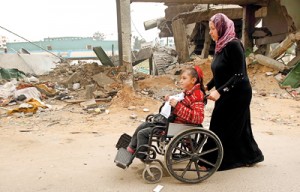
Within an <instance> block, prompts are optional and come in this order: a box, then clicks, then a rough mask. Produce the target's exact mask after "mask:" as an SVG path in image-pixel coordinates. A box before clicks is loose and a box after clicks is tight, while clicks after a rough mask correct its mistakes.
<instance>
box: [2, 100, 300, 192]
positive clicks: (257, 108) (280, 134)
mask: <svg viewBox="0 0 300 192" xmlns="http://www.w3.org/2000/svg"><path fill="white" fill-rule="evenodd" d="M158 106H159V104H158V103H157V102H155V101H153V102H152V103H151V102H147V103H146V104H145V105H144V106H138V107H137V109H136V110H135V111H134V112H135V113H136V114H137V115H138V119H141V118H144V117H145V116H146V115H147V114H146V113H145V112H143V110H142V109H143V108H144V107H148V108H149V109H150V112H155V111H157V107H158ZM212 107H213V103H211V102H210V103H209V104H208V105H207V107H206V113H207V114H206V123H204V125H205V126H208V122H209V114H210V113H211V110H212ZM251 110H252V123H253V131H254V135H255V138H256V140H257V142H258V144H259V146H260V148H261V150H262V151H263V153H264V155H265V161H264V162H262V163H260V164H257V165H255V166H254V167H250V168H239V169H234V170H230V171H224V172H217V173H216V174H214V175H213V176H212V177H211V178H209V179H208V180H206V181H204V182H202V183H200V184H196V185H188V184H183V183H180V182H178V181H177V180H175V179H174V178H172V177H170V176H167V175H165V176H164V177H163V178H162V181H161V182H160V183H159V184H160V185H162V186H164V188H163V190H162V191H163V192H169V191H170V192H176V191H178V192H179V191H191V192H192V191H193V192H195V191H201V192H206V191H224V192H225V191H226V192H227V191H228V192H229V191H230V192H240V191H245V192H252V191H255V192H267V191H272V192H273V191H276V192H286V191H295V192H298V191H300V183H299V180H300V152H299V151H300V150H299V146H300V139H299V138H300V118H299V117H300V103H299V101H298V102H297V101H294V100H287V99H276V98H273V97H258V96H256V97H255V98H254V99H253V102H252V105H251ZM81 113H82V109H80V108H79V107H78V106H74V105H71V106H66V107H64V108H63V109H61V110H58V111H48V112H44V113H40V114H36V115H33V116H32V117H16V116H12V117H2V118H1V119H0V121H1V124H0V146H1V147H0V191H1V192H20V191H22V192H36V191H47V192H50V191H51V192H52V191H53V192H58V191H61V192H64V191H68V192H70V191H74V192H81V191H85V192H94V191H100V192H102V191H103V192H109V191H111V192H117V191H119V192H123V191H124V192H125V191H126V192H127V191H128V192H131V191H133V192H134V191H137V192H142V191H145V192H146V191H149V192H150V191H152V190H153V189H154V188H155V187H156V186H157V184H146V183H145V182H144V181H143V180H142V177H141V174H142V170H143V168H144V167H143V164H142V163H141V162H140V161H139V160H135V161H134V162H133V164H132V165H131V166H130V167H129V168H128V169H127V170H122V169H120V168H118V167H116V166H115V164H114V163H113V160H114V156H115V154H116V150H115V148H114V145H115V143H116V141H117V139H118V137H119V135H120V134H121V133H123V132H127V133H130V134H131V133H132V132H133V131H134V129H135V127H136V126H137V125H138V124H139V123H140V122H139V121H133V120H131V119H129V115H130V113H132V111H128V109H127V108H118V107H112V108H110V113H109V114H105V113H104V114H100V115H92V114H81Z"/></svg>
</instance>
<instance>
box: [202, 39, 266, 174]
mask: <svg viewBox="0 0 300 192" xmlns="http://www.w3.org/2000/svg"><path fill="white" fill-rule="evenodd" d="M211 68H212V72H213V79H212V80H211V81H210V82H209V83H208V85H207V86H208V89H211V88H212V87H215V88H216V89H217V90H218V92H219V93H220V94H221V96H220V98H219V99H218V100H217V101H216V103H215V107H214V110H213V113H212V118H211V122H210V130H211V131H213V132H214V133H216V135H217V136H218V137H219V138H220V140H221V142H222V145H223V148H224V157H223V161H222V164H221V166H220V168H219V170H226V169H232V168H236V167H240V166H245V165H247V164H253V163H257V162H260V161H263V160H264V156H263V154H262V152H261V150H260V149H259V148H258V145H257V143H256V142H255V140H254V138H253V134H252V129H251V121H250V108H249V106H250V102H251V98H252V89H251V85H250V82H249V79H248V76H247V70H246V63H245V56H244V49H243V47H242V45H241V43H240V41H239V40H232V41H231V42H229V43H228V44H227V45H226V47H224V48H223V50H222V51H221V52H220V53H218V54H216V55H215V57H214V60H213V62H212V66H211Z"/></svg>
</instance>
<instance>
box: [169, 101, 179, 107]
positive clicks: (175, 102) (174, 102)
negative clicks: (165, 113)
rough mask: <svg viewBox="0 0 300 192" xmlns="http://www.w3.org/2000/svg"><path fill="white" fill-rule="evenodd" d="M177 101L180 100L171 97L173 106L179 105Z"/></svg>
mask: <svg viewBox="0 0 300 192" xmlns="http://www.w3.org/2000/svg"><path fill="white" fill-rule="evenodd" d="M177 103H178V101H177V100H176V99H171V100H170V105H171V106H172V107H175V106H176V105H177Z"/></svg>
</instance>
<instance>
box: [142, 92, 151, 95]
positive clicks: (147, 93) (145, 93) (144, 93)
mask: <svg viewBox="0 0 300 192" xmlns="http://www.w3.org/2000/svg"><path fill="white" fill-rule="evenodd" d="M141 93H142V94H143V95H149V92H146V91H141Z"/></svg>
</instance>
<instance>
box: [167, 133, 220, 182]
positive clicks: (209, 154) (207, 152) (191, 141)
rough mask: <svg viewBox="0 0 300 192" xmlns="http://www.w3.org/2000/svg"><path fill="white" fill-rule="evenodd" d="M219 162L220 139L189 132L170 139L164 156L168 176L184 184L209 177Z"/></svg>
mask: <svg viewBox="0 0 300 192" xmlns="http://www.w3.org/2000/svg"><path fill="white" fill-rule="evenodd" d="M222 159H223V147H222V144H221V141H220V139H219V138H218V137H217V136H216V135H215V134H214V133H213V132H211V131H209V130H206V129H203V128H192V129H188V130H185V131H183V132H181V133H179V134H177V135H176V136H174V137H173V138H172V140H171V142H170V143H169V144H168V146H167V149H166V153H165V163H166V167H167V170H168V172H169V173H170V175H172V176H173V177H174V178H176V179H177V180H179V181H181V182H184V183H199V182H201V181H203V180H205V179H207V178H209V177H210V176H211V175H213V174H214V173H215V172H216V171H217V170H218V168H219V167H220V164H221V162H222Z"/></svg>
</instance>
